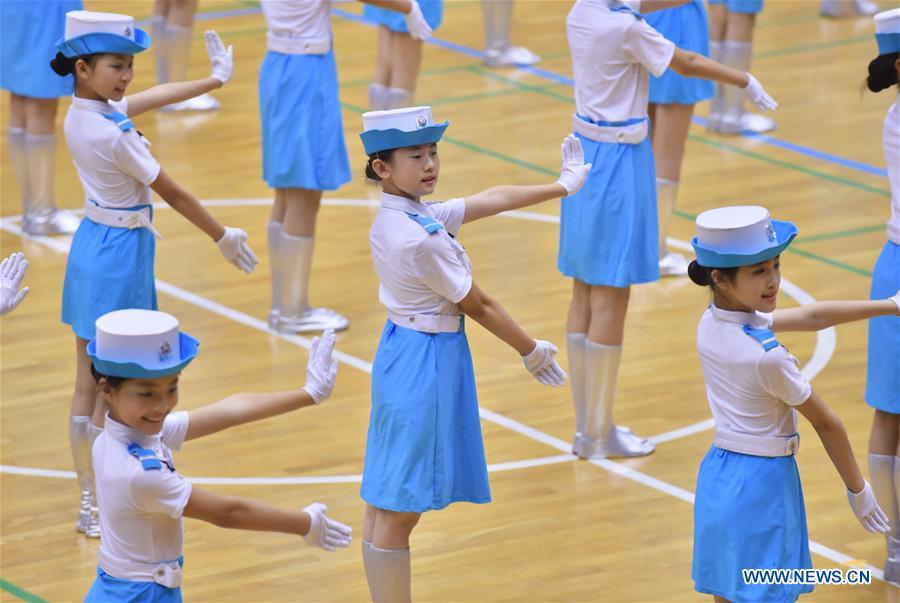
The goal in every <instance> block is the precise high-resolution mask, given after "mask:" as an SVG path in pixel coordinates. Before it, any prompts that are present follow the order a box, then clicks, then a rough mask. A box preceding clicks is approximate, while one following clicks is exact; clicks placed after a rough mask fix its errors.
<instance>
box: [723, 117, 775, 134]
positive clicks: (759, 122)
mask: <svg viewBox="0 0 900 603" xmlns="http://www.w3.org/2000/svg"><path fill="white" fill-rule="evenodd" d="M776 127H777V126H776V124H775V120H773V119H771V118H769V117H766V116H765V115H757V114H756V113H744V114H742V115H741V116H740V117H735V116H731V115H723V116H722V117H721V118H719V123H718V128H717V129H716V130H715V131H716V132H718V133H719V134H740V133H741V132H744V131H748V132H755V133H756V134H762V133H763V132H771V131H772V130H774V129H775V128H776Z"/></svg>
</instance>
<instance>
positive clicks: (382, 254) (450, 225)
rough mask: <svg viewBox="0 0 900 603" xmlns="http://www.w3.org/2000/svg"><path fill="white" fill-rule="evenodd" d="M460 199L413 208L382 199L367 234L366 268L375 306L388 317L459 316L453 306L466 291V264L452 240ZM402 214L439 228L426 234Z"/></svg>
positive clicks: (459, 220) (399, 199)
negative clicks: (372, 278) (374, 287)
mask: <svg viewBox="0 0 900 603" xmlns="http://www.w3.org/2000/svg"><path fill="white" fill-rule="evenodd" d="M465 212H466V206H465V201H464V200H463V199H451V200H450V201H445V202H442V203H417V202H415V201H411V200H409V199H406V198H404V197H397V196H395V195H389V194H387V193H382V196H381V206H380V207H379V208H378V213H377V214H376V215H375V221H374V222H373V223H372V228H371V230H370V231H369V246H370V248H371V250H372V262H373V263H374V264H375V271H376V272H377V273H378V277H379V279H380V280H381V286H380V287H379V289H378V300H379V301H380V302H381V303H382V304H384V306H386V307H387V309H388V311H389V312H393V313H395V314H399V315H402V316H407V315H412V314H429V315H459V314H460V313H461V312H460V309H459V305H458V303H459V301H460V300H461V299H462V298H464V297H465V296H466V295H467V294H468V293H469V290H470V289H471V288H472V264H471V263H470V262H469V258H468V256H467V255H466V251H465V249H463V246H462V245H460V243H459V242H458V241H457V240H456V239H455V236H456V233H457V232H459V229H460V227H461V226H462V222H463V218H464V217H465ZM408 214H416V215H419V216H423V217H426V218H431V219H434V220H436V221H437V222H439V223H441V224H442V225H443V226H444V228H441V229H439V230H437V231H436V232H434V233H433V234H429V233H428V231H426V230H425V228H424V227H423V226H422V225H421V224H420V223H419V222H417V221H416V220H413V219H412V218H410V216H409V215H408Z"/></svg>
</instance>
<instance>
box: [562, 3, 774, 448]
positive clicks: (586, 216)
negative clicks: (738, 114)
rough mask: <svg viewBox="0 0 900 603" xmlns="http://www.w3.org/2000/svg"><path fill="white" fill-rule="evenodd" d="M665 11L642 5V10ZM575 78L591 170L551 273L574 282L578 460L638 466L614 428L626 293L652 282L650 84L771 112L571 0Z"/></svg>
mask: <svg viewBox="0 0 900 603" xmlns="http://www.w3.org/2000/svg"><path fill="white" fill-rule="evenodd" d="M665 4H666V2H658V1H657V2H652V1H651V0H646V1H645V2H644V3H642V5H641V6H642V7H644V8H645V9H653V8H657V7H659V6H665ZM566 32H567V35H568V40H569V50H570V52H571V54H572V67H573V71H574V74H575V106H576V109H577V113H576V114H575V115H574V116H573V124H574V129H575V134H576V136H578V138H579V140H580V141H581V144H582V146H583V148H584V153H585V158H586V160H587V161H589V162H590V163H592V164H593V166H594V167H593V169H592V170H591V174H590V175H589V176H588V179H587V182H586V183H585V186H584V188H583V189H582V190H581V191H580V192H579V193H578V194H576V195H572V196H571V197H568V198H566V199H563V201H562V212H561V217H560V235H559V258H558V261H557V266H558V267H559V271H560V272H562V273H563V274H564V275H566V276H569V277H572V279H573V285H574V286H573V291H572V303H571V305H570V306H569V317H568V327H567V331H568V337H567V343H568V347H569V363H570V364H569V367H570V371H569V372H570V373H571V380H572V398H573V402H574V406H575V422H576V424H575V438H574V442H573V446H572V449H573V452H574V453H575V454H577V455H578V456H579V457H581V458H591V457H613V456H627V457H632V456H642V455H646V454H650V453H651V452H653V450H654V448H655V445H654V444H653V442H651V441H650V440H647V439H645V438H642V437H639V436H637V435H635V434H634V433H632V432H631V431H630V430H629V429H628V428H627V427H623V426H617V425H616V424H615V422H614V421H613V400H614V397H615V389H616V381H617V379H618V373H619V360H620V359H621V357H622V341H623V339H624V331H625V315H626V312H627V310H628V299H629V295H630V291H631V285H633V284H638V283H648V282H652V281H655V280H657V279H658V278H659V227H658V224H657V212H656V189H655V168H654V165H653V151H652V149H651V147H650V141H649V140H648V139H647V133H648V124H647V102H648V92H649V90H648V88H649V85H648V74H653V75H656V76H661V75H662V74H663V73H664V72H665V71H666V69H667V68H669V69H672V70H673V71H675V72H676V73H678V74H680V75H683V76H688V77H700V78H706V79H713V80H716V81H721V82H724V83H727V84H729V85H732V86H738V87H741V88H744V89H745V90H746V91H747V93H748V95H749V96H750V97H751V98H753V99H754V102H756V103H757V104H759V106H761V107H764V108H767V109H773V108H774V107H775V106H776V103H775V101H774V100H772V98H771V97H770V96H769V95H768V94H766V93H765V91H764V90H763V89H762V86H761V85H760V83H759V82H758V81H757V80H756V78H754V77H753V76H752V75H750V74H749V73H743V72H740V71H735V70H734V69H730V68H728V67H725V66H724V65H720V64H719V63H716V62H715V61H712V60H710V59H708V58H706V57H704V56H702V55H700V54H697V53H696V52H691V51H686V50H682V49H680V48H677V47H676V46H675V44H673V43H672V42H671V41H669V40H667V39H666V38H664V37H663V36H661V35H660V34H659V33H658V32H657V31H656V30H655V29H653V28H652V27H650V26H649V25H648V24H647V22H646V21H645V20H644V17H643V16H641V15H640V14H638V13H636V12H634V10H633V9H631V8H630V7H628V6H626V5H625V4H622V3H619V2H613V1H611V0H579V1H578V2H576V3H575V5H574V6H573V7H572V10H570V11H569V15H568V18H567V20H566Z"/></svg>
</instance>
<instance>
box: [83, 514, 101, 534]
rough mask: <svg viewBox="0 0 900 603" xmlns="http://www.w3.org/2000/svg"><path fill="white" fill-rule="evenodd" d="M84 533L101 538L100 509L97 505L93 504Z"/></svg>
mask: <svg viewBox="0 0 900 603" xmlns="http://www.w3.org/2000/svg"><path fill="white" fill-rule="evenodd" d="M84 535H85V536H86V537H88V538H100V510H99V509H97V507H95V506H91V509H90V516H89V519H88V523H87V526H85V529H84Z"/></svg>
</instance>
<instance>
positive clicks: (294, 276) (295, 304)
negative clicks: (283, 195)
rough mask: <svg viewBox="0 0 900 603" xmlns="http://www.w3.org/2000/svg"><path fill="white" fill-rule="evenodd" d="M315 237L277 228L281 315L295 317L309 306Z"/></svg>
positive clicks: (289, 317) (288, 317) (287, 317)
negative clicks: (278, 234) (297, 235)
mask: <svg viewBox="0 0 900 603" xmlns="http://www.w3.org/2000/svg"><path fill="white" fill-rule="evenodd" d="M315 246H316V239H315V237H295V236H294V235H289V234H288V233H286V232H284V230H282V231H281V234H280V236H279V240H278V253H279V262H280V263H281V275H282V276H281V283H280V284H281V304H280V309H281V315H282V317H284V318H285V319H288V320H289V319H292V318H298V317H299V316H300V315H301V314H302V313H303V312H305V311H306V310H308V309H309V301H308V299H309V297H308V294H309V279H310V275H311V273H312V260H313V251H314V249H315Z"/></svg>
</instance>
